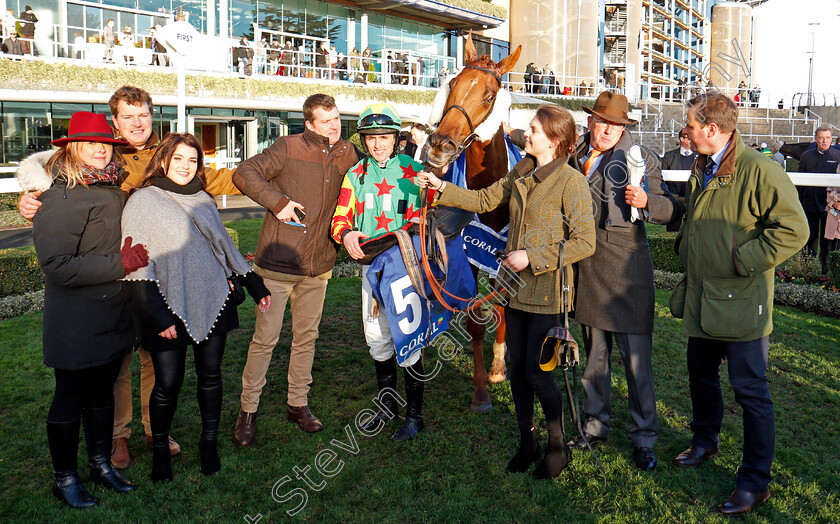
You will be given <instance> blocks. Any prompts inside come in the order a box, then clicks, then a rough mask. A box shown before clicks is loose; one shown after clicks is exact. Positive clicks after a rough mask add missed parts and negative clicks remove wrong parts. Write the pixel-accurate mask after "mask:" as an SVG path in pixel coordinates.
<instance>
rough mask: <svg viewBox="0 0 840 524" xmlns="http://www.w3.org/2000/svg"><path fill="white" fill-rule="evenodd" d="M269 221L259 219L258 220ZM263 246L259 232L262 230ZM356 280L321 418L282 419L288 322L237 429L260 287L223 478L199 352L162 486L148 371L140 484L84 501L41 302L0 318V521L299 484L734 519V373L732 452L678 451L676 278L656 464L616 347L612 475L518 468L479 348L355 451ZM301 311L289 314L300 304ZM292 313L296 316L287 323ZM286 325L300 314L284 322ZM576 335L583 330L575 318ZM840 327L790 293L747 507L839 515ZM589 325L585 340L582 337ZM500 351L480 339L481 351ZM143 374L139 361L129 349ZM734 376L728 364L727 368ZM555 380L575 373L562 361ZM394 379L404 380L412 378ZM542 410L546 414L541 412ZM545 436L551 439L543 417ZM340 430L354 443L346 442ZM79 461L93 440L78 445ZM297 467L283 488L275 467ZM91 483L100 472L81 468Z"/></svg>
mask: <svg viewBox="0 0 840 524" xmlns="http://www.w3.org/2000/svg"><path fill="white" fill-rule="evenodd" d="M255 223H256V225H255ZM258 225H259V221H258V220H257V221H241V222H236V223H234V224H232V226H233V227H234V228H236V229H237V230H238V231H239V233H240V238H241V242H242V250H243V251H253V242H254V237H255V236H256V234H257V233H258ZM249 243H250V244H249ZM360 285H361V284H360V280H359V279H358V278H351V279H340V280H338V279H335V280H333V281H331V282H330V284H329V289H328V293H327V300H326V304H325V311H324V321H323V322H322V324H321V337H320V338H319V341H318V345H317V352H316V356H315V364H314V369H313V375H314V383H313V385H312V390H311V392H310V399H311V400H310V404H311V407H312V409H313V411H314V412H315V413H316V414H318V415H319V417H320V418H321V419H322V420H323V421H324V423H325V424H326V429H325V430H324V431H322V432H320V433H316V434H311V435H310V434H305V433H303V432H301V431H300V430H299V429H298V428H297V426H296V425H293V424H291V423H289V422H287V421H286V420H285V407H284V404H285V400H286V397H285V390H286V371H287V366H288V348H289V344H290V338H291V337H290V334H289V331H288V329H284V331H283V334H282V335H281V338H280V342H279V344H278V347H277V349H276V350H275V354H274V359H273V361H272V364H271V367H270V368H269V372H268V384H267V386H266V387H265V389H264V391H263V395H262V403H261V406H260V410H259V418H258V425H257V427H258V431H257V443H256V445H255V446H254V447H253V448H250V449H239V448H236V447H235V446H234V444H233V443H232V441H231V435H232V430H233V424H234V422H235V419H236V414H237V410H238V409H239V393H240V374H241V371H242V368H243V366H244V364H245V358H246V354H247V348H248V342H249V340H250V336H251V333H252V326H253V318H254V315H253V305H252V304H251V303H250V300H249V301H248V302H246V304H243V305H242V306H241V307H240V309H239V312H240V321H241V324H242V328H240V329H239V330H236V331H235V332H233V333H232V334H231V335H230V337H229V341H228V347H227V352H226V356H225V361H224V367H223V371H224V380H225V383H224V387H225V404H224V408H223V412H222V426H221V433H222V438H221V441H220V454H221V457H222V471H221V472H220V473H219V474H217V475H215V476H213V477H210V478H206V477H203V476H202V475H201V473H200V472H199V461H198V450H197V439H198V435H199V427H200V422H199V414H198V406H197V404H196V400H195V373H194V372H193V371H192V361H191V360H190V361H188V367H187V369H188V372H187V378H186V381H185V384H184V387H183V390H182V395H181V398H180V405H179V407H178V412H177V414H176V419H175V423H174V426H173V430H172V435H173V437H174V438H175V439H176V440H178V441H179V442H180V443H181V444H182V446H183V448H184V453H183V454H182V455H181V456H179V457H176V458H175V459H174V460H173V469H174V474H175V479H174V481H173V482H172V483H170V484H167V485H156V484H153V483H152V482H151V481H150V479H149V475H150V469H151V449H150V448H149V447H148V446H147V445H146V443H145V440H144V438H143V430H142V427H141V425H140V420H139V406H140V402H139V384H137V383H136V382H137V381H135V384H134V387H135V417H136V418H135V420H134V421H133V422H132V426H131V427H132V429H133V430H134V435H133V436H132V438H131V442H130V447H131V450H132V454H133V456H134V459H135V464H134V465H132V466H131V467H130V468H128V469H127V470H126V471H125V474H126V476H127V477H128V478H130V479H132V480H134V481H135V482H136V483H137V484H138V485H139V488H138V490H137V491H136V492H135V493H132V494H129V495H124V496H119V495H116V494H111V493H106V492H104V491H103V490H102V489H100V488H98V487H96V488H93V493H94V495H95V496H97V497H99V498H100V500H101V504H100V506H99V507H98V508H95V509H93V510H87V511H71V510H69V509H67V508H65V507H63V506H61V505H60V504H59V503H58V502H57V501H55V500H54V499H53V498H52V496H51V495H50V493H49V486H50V479H51V471H52V470H51V466H50V458H49V452H48V449H47V445H46V435H45V429H44V423H43V420H44V418H45V416H46V412H47V409H48V406H49V403H50V400H51V397H52V388H53V384H54V383H53V378H52V371H51V370H49V369H47V368H45V367H44V366H43V364H42V363H41V347H40V344H41V342H40V339H41V314H40V313H37V314H29V315H26V316H24V317H19V318H15V319H11V320H7V321H3V322H0V340H2V342H0V469H2V476H0V521H2V522H4V523H5V522H74V523H75V522H152V521H170V522H189V521H202V522H217V521H218V522H243V518H244V517H245V515H246V514H247V515H251V516H252V517H254V516H256V515H257V514H261V515H262V516H263V519H262V520H261V521H260V522H262V523H265V522H276V521H281V520H287V519H289V520H290V517H289V516H288V515H287V514H286V512H287V511H289V510H291V509H293V508H294V507H295V506H296V505H297V504H298V503H299V502H300V499H299V498H297V497H296V498H293V499H291V500H289V501H287V502H278V500H280V499H282V497H283V495H284V494H286V493H288V492H290V491H291V490H293V489H294V488H300V489H301V491H305V492H306V493H307V496H308V501H307V504H306V506H305V507H304V508H303V509H302V510H301V511H300V513H298V514H297V515H296V516H295V517H294V518H295V519H298V520H301V521H306V522H321V521H328V522H332V521H353V522H359V521H361V522H368V521H372V520H376V521H383V522H407V521H412V522H413V521H423V522H437V521H491V520H493V521H499V522H506V521H517V522H518V521H526V522H546V521H554V522H725V521H726V519H724V518H722V517H719V516H717V515H716V513H715V512H714V507H715V505H717V504H718V503H719V502H720V501H721V500H723V498H725V497H726V495H728V494H729V492H730V491H731V490H732V489H733V488H734V484H735V472H736V470H737V467H738V465H739V464H740V460H741V447H742V438H743V437H742V435H743V433H742V430H741V415H740V407H739V406H738V405H737V403H735V401H734V399H733V396H732V394H731V391H730V389H729V388H728V387H725V391H726V394H725V401H726V412H725V416H724V421H723V431H722V434H721V457H720V458H718V459H716V460H714V461H712V462H710V463H707V464H706V465H704V466H703V467H701V468H699V469H697V470H684V469H680V468H677V467H674V466H672V465H671V464H670V460H671V458H673V457H674V456H675V455H676V454H677V453H679V452H680V451H682V450H683V449H684V448H685V447H686V446H687V445H688V443H689V439H690V431H689V429H688V422H689V420H690V418H691V405H690V401H689V398H688V383H687V377H686V364H685V342H686V341H685V339H684V338H683V337H682V336H681V335H680V334H679V329H680V322H679V321H678V320H676V319H674V318H672V317H671V316H670V314H669V313H668V310H667V299H668V292H667V291H658V292H657V306H656V325H655V334H654V361H655V362H654V366H655V371H656V387H657V394H658V399H657V405H658V410H659V414H660V421H659V424H660V439H659V443H658V444H657V447H656V453H657V455H658V456H659V458H660V463H659V466H658V467H657V469H656V470H655V471H653V472H650V473H644V472H641V471H639V470H638V469H636V468H635V467H634V465H633V457H632V447H631V445H630V442H629V440H628V438H627V431H628V429H629V424H630V420H629V416H628V412H627V386H626V381H625V379H624V373H623V370H622V366H621V364H620V359H619V358H618V355H617V354H616V355H615V356H614V357H613V363H614V367H613V400H614V404H613V415H614V426H613V433H612V435H611V436H610V440H609V443H608V445H606V446H605V447H603V448H601V450H600V451H599V455H600V458H601V460H602V461H603V463H604V467H605V468H606V473H607V482H608V483H607V488H606V489H603V488H602V480H601V476H600V472H599V470H598V468H597V466H596V465H595V463H594V461H593V460H592V458H591V456H589V455H588V454H586V453H575V455H574V461H573V463H572V464H571V465H570V467H569V468H568V469H567V470H566V471H564V472H563V474H562V475H561V476H560V477H559V478H558V479H556V480H555V481H553V482H552V481H534V480H532V479H531V478H530V477H528V476H527V475H507V474H505V473H504V468H505V464H506V463H507V460H508V459H509V458H510V456H511V455H512V454H513V453H514V451H515V446H516V444H517V442H516V441H517V438H518V436H517V435H518V432H517V430H516V425H515V422H514V417H513V405H512V401H511V396H510V388H509V385H508V383H503V384H499V385H492V386H491V387H490V393H491V396H492V398H493V402H494V408H493V410H492V411H491V412H490V413H489V414H486V415H479V414H475V413H472V412H470V411H469V402H470V398H471V396H472V378H471V377H472V376H471V370H472V359H471V355H470V353H469V352H464V353H461V354H460V355H458V356H457V357H455V358H454V359H453V360H451V361H443V360H441V359H440V358H439V356H438V355H436V354H435V352H434V351H432V352H430V353H429V354H427V357H426V364H427V368H429V369H431V368H432V367H433V366H434V365H435V363H436V362H440V364H441V366H442V369H441V371H440V374H439V375H438V376H437V377H436V378H435V379H433V380H432V381H431V382H430V383H429V384H428V386H427V395H426V403H425V407H424V412H425V419H426V430H425V431H424V432H423V433H421V434H420V436H419V437H418V438H417V439H416V440H414V441H412V442H407V443H401V444H395V443H393V442H391V441H390V440H388V436H389V435H390V433H391V432H392V431H394V430H395V429H396V425H391V426H389V427H388V428H387V429H386V430H385V431H383V432H382V434H380V435H378V436H376V437H373V438H366V437H364V436H362V435H361V434H360V433H359V432H357V431H356V430H355V429H354V430H352V431H351V433H352V435H353V436H354V437H355V441H356V445H357V446H358V451H357V452H356V453H355V454H354V453H352V452H350V451H345V450H342V449H341V448H340V447H339V446H338V445H337V444H336V443H335V442H336V441H341V442H345V443H347V444H349V440H348V437H347V434H346V433H345V430H344V428H345V426H346V425H348V424H350V425H351V427H352V424H353V419H354V417H355V415H356V414H357V413H358V412H359V411H360V410H362V409H365V408H370V407H372V402H371V399H372V398H373V397H374V395H375V394H376V381H375V378H374V371H373V364H372V361H371V359H370V357H369V355H368V353H367V347H366V345H365V343H364V338H363V335H362V329H361V325H360ZM287 318H288V317H287ZM287 322H288V320H287ZM287 327H288V326H287ZM578 336H579V332H578ZM838 339H840V326H838V325H837V322H836V321H834V320H830V319H825V318H822V317H818V316H815V315H811V314H807V313H802V312H800V311H798V310H792V309H788V308H783V307H782V308H778V309H777V310H776V330H775V332H774V334H773V335H772V337H771V347H770V362H771V366H770V371H769V378H770V388H771V393H772V395H773V398H774V401H775V405H776V424H777V450H776V459H775V461H774V465H773V474H774V481H773V483H772V484H771V490H772V492H773V497H772V498H771V500H770V502H768V503H767V504H766V505H765V506H762V507H761V508H759V509H758V510H757V511H756V512H755V514H753V515H751V516H749V517H746V518H745V519H744V520H745V521H746V522H779V523H781V522H836V521H837V515H838V514H840V499H838V492H840V479H838V473H837V472H838V471H840V459H838V456H837V452H836V449H837V447H838V444H840V434H838V427H840V426H839V425H838V423H837V421H838V420H840V365H838V360H840V350H838V347H837V340H838ZM578 340H580V338H578ZM490 355H491V351H490V344H489V342H488V343H486V344H485V358H489V357H490ZM132 366H133V368H132V370H133V373H134V376H137V374H138V373H139V369H138V368H139V364H138V362H137V359H135V361H134V363H133V364H132ZM721 373H722V380H723V381H724V383H726V381H727V378H726V368H725V366H724V367H723V368H722V372H721ZM557 378H558V380H562V375H560V373H559V372H557ZM398 389H399V390H402V378H400V386H399V387H398ZM540 423H541V421H540ZM539 431H540V439H541V441H542V442H543V443H544V442H545V439H546V434H545V429H544V428H542V427H541V428H540V429H539ZM347 444H345V447H346V446H347ZM327 449H332V450H334V451H335V452H336V454H337V459H336V462H333V463H332V464H331V465H330V467H337V466H338V464H339V463H338V462H337V461H338V460H340V461H341V471H340V472H338V473H337V474H336V475H335V476H333V477H331V478H325V477H323V476H321V475H319V474H318V473H316V472H314V470H313V469H310V470H309V472H308V475H309V477H310V478H311V480H312V481H313V482H314V483H323V484H322V485H319V486H316V487H318V488H320V490H316V489H313V488H311V487H308V486H307V485H306V484H305V483H304V482H303V481H301V480H298V479H297V478H296V476H295V471H294V469H293V468H295V467H297V468H299V469H302V468H306V467H307V466H310V467H312V468H314V462H315V460H316V458H315V457H316V455H318V453H319V452H321V451H323V450H327ZM79 460H80V464H83V463H84V445H83V444H82V446H81V448H80V459H79ZM286 476H288V477H289V479H290V481H288V482H286V483H282V482H281V484H280V485H279V486H277V487H276V489H274V494H275V495H276V499H277V500H276V499H275V498H273V497H272V490H273V487H274V486H275V484H276V483H278V481H281V480H282V479H284V477H286ZM82 478H83V480H85V481H86V479H87V478H88V475H87V472H83V473H82Z"/></svg>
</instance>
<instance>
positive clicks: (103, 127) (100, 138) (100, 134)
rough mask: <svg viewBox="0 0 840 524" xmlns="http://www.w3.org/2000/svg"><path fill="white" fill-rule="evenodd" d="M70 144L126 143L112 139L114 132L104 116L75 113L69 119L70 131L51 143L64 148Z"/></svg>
mask: <svg viewBox="0 0 840 524" xmlns="http://www.w3.org/2000/svg"><path fill="white" fill-rule="evenodd" d="M70 142H104V143H106V144H114V145H122V146H124V145H126V144H128V142H126V141H125V140H120V139H119V138H114V132H113V131H112V130H111V126H109V125H108V120H106V119H105V115H102V114H99V113H89V112H87V111H77V112H75V113H73V116H71V117H70V129H69V132H68V133H67V136H66V137H64V138H57V139H55V140H53V141H52V145H54V146H59V147H60V146H65V145H67V144H69V143H70Z"/></svg>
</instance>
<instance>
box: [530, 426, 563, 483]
mask: <svg viewBox="0 0 840 524" xmlns="http://www.w3.org/2000/svg"><path fill="white" fill-rule="evenodd" d="M547 425H548V450H547V451H546V452H545V457H543V459H542V462H540V463H539V464H538V465H537V469H535V470H534V471H533V472H532V473H531V476H532V477H534V478H535V479H548V478H552V479H553V478H555V477H557V476H558V475H560V472H561V471H563V468H565V467H566V466H567V465H568V464H569V462H571V460H572V452H571V451H570V450H569V446H568V445H567V444H566V435H564V434H563V424H562V423H561V422H560V421H559V420H558V421H556V422H548V423H547Z"/></svg>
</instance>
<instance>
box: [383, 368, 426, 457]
mask: <svg viewBox="0 0 840 524" xmlns="http://www.w3.org/2000/svg"><path fill="white" fill-rule="evenodd" d="M423 374H424V373H423V358H422V357H420V359H419V360H417V363H415V364H414V365H413V366H411V367H409V368H403V376H404V378H405V395H406V397H407V399H406V400H407V401H408V405H407V406H406V408H405V424H403V425H402V427H401V428H400V429H398V430H397V432H396V433H394V435H393V436H392V437H391V440H393V441H394V442H401V441H403V440H411V439H413V438H414V436H415V435H417V434H418V433H420V432H421V431H423V428H424V427H425V426H424V424H423V387H424V386H425V383H424V382H423V381H422V380H419V379H418V378H417V377H422V376H423Z"/></svg>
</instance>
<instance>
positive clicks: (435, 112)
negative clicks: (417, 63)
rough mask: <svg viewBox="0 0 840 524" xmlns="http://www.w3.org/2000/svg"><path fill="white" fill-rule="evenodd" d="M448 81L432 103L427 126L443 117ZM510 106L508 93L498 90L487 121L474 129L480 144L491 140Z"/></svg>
mask: <svg viewBox="0 0 840 524" xmlns="http://www.w3.org/2000/svg"><path fill="white" fill-rule="evenodd" d="M448 80H449V79H447V82H445V83H444V85H443V87H441V88H440V89H439V90H438V93H437V95H436V96H435V101H434V102H433V103H432V110H431V112H430V113H429V118H428V121H427V123H428V124H429V125H437V124H438V123H439V122H440V118H441V116H443V110H444V109H446V99H447V98H449V82H448ZM467 92H469V90H468V91H467ZM510 104H511V97H510V93H509V92H508V91H507V90H506V89H499V92H498V93H497V94H496V102H495V103H494V104H493V111H491V112H490V114H489V115H487V119H485V120H484V122H482V123H481V125H479V126H478V127H477V128H475V134H476V135H478V140H479V141H480V142H487V141H489V140H492V139H493V136H494V135H495V134H496V131H498V130H499V126H500V125H502V122H504V121H506V120H507V117H508V112H509V111H510Z"/></svg>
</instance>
